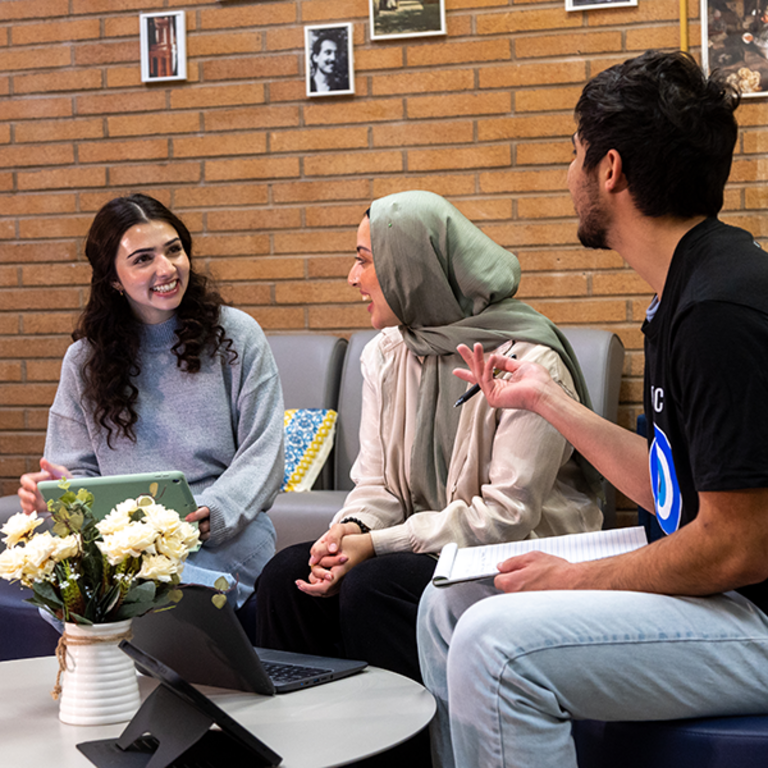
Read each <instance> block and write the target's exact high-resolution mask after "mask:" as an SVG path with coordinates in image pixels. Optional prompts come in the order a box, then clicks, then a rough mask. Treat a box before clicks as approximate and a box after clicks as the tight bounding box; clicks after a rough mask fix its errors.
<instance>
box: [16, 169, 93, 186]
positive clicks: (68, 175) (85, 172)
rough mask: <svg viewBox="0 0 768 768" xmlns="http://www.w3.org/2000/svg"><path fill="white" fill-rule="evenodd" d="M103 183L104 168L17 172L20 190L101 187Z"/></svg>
mask: <svg viewBox="0 0 768 768" xmlns="http://www.w3.org/2000/svg"><path fill="white" fill-rule="evenodd" d="M105 183H106V170H105V169H104V168H67V169H55V170H52V171H29V172H26V173H19V174H18V186H19V189H20V190H25V189H82V188H83V187H103V186H104V184H105Z"/></svg>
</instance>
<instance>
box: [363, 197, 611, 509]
mask: <svg viewBox="0 0 768 768" xmlns="http://www.w3.org/2000/svg"><path fill="white" fill-rule="evenodd" d="M370 219H371V246H372V250H373V259H374V268H375V270H376V276H377V278H378V281H379V285H380V286H381V289H382V292H383V293H384V297H385V298H386V300H387V303H388V304H389V306H390V308H391V309H392V311H393V312H394V314H395V315H396V316H397V317H398V318H399V319H400V321H401V323H402V325H401V326H400V328H399V330H400V333H401V334H402V337H403V340H404V342H405V344H406V346H407V347H408V349H409V350H410V351H411V352H412V353H413V354H414V355H417V356H418V357H419V358H422V360H423V367H422V373H421V383H420V385H419V395H418V406H417V415H416V437H415V440H414V444H413V450H412V453H411V472H410V476H411V497H412V502H413V508H414V510H415V511H420V510H440V509H443V508H444V507H445V506H446V493H445V486H446V482H447V477H448V467H449V465H450V461H451V456H452V454H453V444H454V440H455V437H456V431H457V428H458V423H459V416H460V412H459V409H458V408H454V403H455V402H456V400H457V399H458V397H459V396H460V395H461V394H462V393H463V392H464V390H465V389H466V384H465V383H464V382H463V381H462V380H461V379H459V378H458V377H456V376H454V375H453V373H452V372H453V369H454V368H457V367H460V366H462V365H463V364H464V363H463V360H462V359H461V356H460V355H459V354H458V353H457V352H456V347H457V346H458V345H459V344H466V345H467V346H468V347H470V348H472V346H473V345H474V344H476V343H480V344H482V345H483V349H484V350H485V351H486V352H488V351H491V350H493V349H496V348H497V347H499V346H500V345H501V344H503V343H504V342H506V341H509V340H510V339H513V340H515V341H527V342H531V343H533V344H543V345H546V346H548V347H551V348H552V349H553V350H555V352H557V353H558V354H559V355H560V357H561V358H562V359H563V361H564V362H565V364H566V366H567V367H568V370H569V371H570V373H571V375H572V376H573V380H574V383H575V386H576V391H577V393H578V395H579V397H580V399H581V402H582V403H585V404H586V405H590V400H589V393H588V391H587V386H586V383H585V381H584V376H583V374H582V372H581V368H580V367H579V364H578V362H577V360H576V356H575V355H574V353H573V350H572V349H571V346H570V344H569V343H568V341H567V339H566V338H565V336H564V335H563V334H562V332H561V331H560V330H559V329H558V328H557V327H556V326H555V325H554V324H553V323H552V322H551V321H550V320H548V319H547V318H546V317H544V316H543V315H541V314H539V313H538V312H536V311H535V310H534V309H532V308H531V307H529V306H528V305H527V304H525V303H524V302H522V301H520V300H518V299H515V298H513V297H514V295H515V293H516V292H517V289H518V286H519V284H520V264H519V262H518V260H517V258H516V257H515V255H514V254H512V253H511V252H509V251H508V250H506V249H505V248H502V247H501V246H500V245H498V244H497V243H495V242H494V241H493V240H491V239H490V238H489V237H488V236H487V235H485V234H484V233H483V232H482V231H481V230H480V229H478V228H477V227H476V226H475V225H474V224H472V222H471V221H469V219H467V218H466V217H465V216H464V215H463V214H461V213H460V212H459V211H458V210H457V209H456V208H455V207H454V206H453V205H451V203H449V202H448V201H447V200H445V199H444V198H442V197H440V196H439V195H436V194H434V193H432V192H424V191H411V192H399V193H396V194H394V195H389V196H388V197H383V198H381V199H379V200H375V201H374V202H373V203H372V205H371V208H370ZM589 470H591V476H590V473H589V472H587V479H588V480H589V481H590V485H592V486H593V487H594V486H595V485H597V474H596V472H595V471H594V470H593V469H592V468H591V467H589Z"/></svg>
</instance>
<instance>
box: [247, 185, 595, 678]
mask: <svg viewBox="0 0 768 768" xmlns="http://www.w3.org/2000/svg"><path fill="white" fill-rule="evenodd" d="M348 280H349V283H350V285H352V286H353V287H356V288H358V289H359V290H360V292H361V294H362V297H363V300H364V301H366V302H369V305H368V311H369V312H370V314H371V323H372V325H373V327H374V328H378V329H380V330H381V333H380V334H378V335H377V336H376V337H375V338H374V339H373V340H372V341H371V342H370V343H369V344H368V345H367V346H366V348H365V350H364V352H363V355H362V360H361V364H362V370H363V376H364V390H363V407H362V417H361V425H360V452H359V455H358V457H357V460H356V461H355V464H354V466H353V468H352V473H351V474H352V479H353V480H354V481H355V488H354V490H352V491H351V492H350V493H349V495H348V496H347V498H346V501H345V503H344V507H343V509H341V510H340V511H339V512H338V513H337V514H336V516H335V517H334V519H333V522H332V524H331V526H330V528H329V530H328V531H327V533H325V534H324V535H323V536H322V537H321V538H320V539H318V541H316V542H314V543H307V544H298V545H295V546H293V547H289V548H287V549H285V550H283V551H281V552H279V553H278V554H277V555H276V556H275V557H274V558H273V559H272V560H271V561H270V562H269V563H268V564H267V566H266V567H265V569H264V571H263V572H262V575H261V577H260V579H259V582H258V585H257V586H258V592H257V599H256V611H257V619H256V644H257V645H260V646H265V647H271V648H278V649H283V650H291V651H303V652H305V653H314V654H317V655H321V656H323V655H324V656H342V657H347V658H353V659H363V660H365V661H368V662H369V663H370V664H373V665H375V666H378V667H383V668H385V669H389V670H392V671H394V672H399V673H401V674H404V675H406V676H408V677H410V678H412V679H415V680H418V681H420V680H421V676H420V672H419V664H418V654H417V648H416V616H417V608H418V602H419V598H420V596H421V593H422V591H423V590H424V588H425V587H426V585H427V584H428V583H429V580H430V578H431V577H432V574H433V571H434V567H435V562H436V560H435V555H436V554H437V553H439V552H440V550H441V548H442V547H443V546H444V545H445V544H447V543H449V542H456V543H457V544H458V545H459V546H460V547H462V546H472V545H477V544H488V543H494V542H499V541H511V540H519V539H526V538H539V537H543V536H555V535H560V534H566V533H574V532H577V531H588V530H596V529H598V528H600V525H601V514H600V511H599V509H598V507H597V505H596V503H595V498H594V494H593V493H592V491H591V487H592V486H591V484H590V481H588V480H587V477H586V476H585V474H584V472H583V471H582V469H581V467H580V465H579V464H578V463H577V461H576V458H575V457H574V455H573V450H572V448H571V446H570V444H568V443H567V442H566V441H565V440H564V439H563V438H562V436H560V435H559V433H558V432H557V431H556V430H554V429H553V428H552V427H551V426H550V425H548V424H547V422H545V421H544V419H542V418H540V417H538V416H536V415H535V414H532V413H530V412H528V411H507V410H498V411H497V410H495V409H493V408H491V407H489V405H488V403H487V402H486V400H485V398H483V397H474V398H472V399H470V400H468V401H467V402H466V403H465V404H464V405H462V406H461V407H458V408H457V407H454V403H455V402H456V400H457V399H458V398H459V397H460V396H461V395H462V394H463V392H464V391H465V389H466V384H465V383H464V382H462V381H461V380H460V379H459V378H458V377H456V376H454V375H453V374H452V372H453V369H454V368H456V367H458V366H461V365H463V363H462V360H461V358H460V357H459V355H458V354H457V352H456V347H457V346H458V345H459V344H466V345H467V346H469V347H470V348H472V347H473V345H474V344H475V343H477V342H479V343H481V344H482V345H483V348H484V349H485V351H486V353H487V354H490V353H491V352H492V351H494V350H497V351H499V352H500V353H501V354H506V355H515V356H516V357H517V359H520V360H532V361H535V362H537V363H540V364H542V365H544V366H545V367H546V368H547V370H548V371H549V372H550V373H551V375H552V376H553V377H554V378H555V380H556V381H558V382H559V383H560V385H561V386H562V387H563V388H564V389H565V391H566V392H567V393H568V394H569V395H570V396H571V397H573V398H576V399H579V400H581V401H586V400H587V397H588V396H587V392H586V385H585V383H584V379H583V376H582V374H581V371H580V370H579V367H578V364H577V362H576V360H575V358H574V356H573V353H572V351H571V349H570V346H569V345H568V343H567V341H565V339H564V337H563V336H562V335H561V334H560V332H559V331H558V329H557V328H556V327H555V326H554V325H553V324H552V323H551V322H550V321H549V320H547V319H546V318H545V317H543V316H542V315H540V314H539V313H537V312H536V311H534V310H533V309H531V307H529V306H528V305H526V304H524V303H523V302H521V301H519V300H517V299H514V298H513V296H514V294H515V292H516V291H517V288H518V284H519V280H520V265H519V264H518V261H517V259H516V257H515V256H514V255H513V254H512V253H510V252H509V251H507V250H505V249H504V248H502V247H501V246H499V245H497V244H496V243H494V242H493V241H492V240H491V239H490V238H488V237H487V236H486V235H485V234H483V233H482V232H481V231H480V230H479V229H478V228H477V227H476V226H474V225H473V224H472V223H471V222H470V221H469V220H468V219H466V218H465V217H464V216H463V215H462V214H461V213H459V211H458V210H457V209H456V208H454V207H453V206H452V205H451V204H450V203H449V202H448V201H446V200H444V199H443V198H442V197H440V196H438V195H435V194H433V193H431V192H421V191H412V192H403V193H398V194H394V195H390V196H388V197H385V198H382V199H379V200H376V201H374V202H373V204H372V205H371V208H370V209H369V211H368V212H367V213H366V215H365V217H364V218H363V221H362V222H361V224H360V227H359V229H358V233H357V256H356V257H355V264H354V266H353V267H352V269H351V271H350V273H349V278H348ZM587 469H588V470H589V468H587ZM319 598H326V599H319Z"/></svg>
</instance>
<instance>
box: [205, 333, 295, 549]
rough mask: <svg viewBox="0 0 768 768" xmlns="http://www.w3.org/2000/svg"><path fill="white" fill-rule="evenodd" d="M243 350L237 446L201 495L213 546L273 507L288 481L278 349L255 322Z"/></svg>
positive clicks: (236, 389)
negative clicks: (208, 513) (208, 515)
mask: <svg viewBox="0 0 768 768" xmlns="http://www.w3.org/2000/svg"><path fill="white" fill-rule="evenodd" d="M238 353H239V355H240V358H239V360H238V361H237V365H240V366H242V372H241V376H240V377H239V379H234V380H233V392H232V406H231V407H232V419H233V428H234V430H235V432H236V435H237V450H236V452H235V455H234V457H233V458H232V461H231V463H230V464H229V466H228V467H227V468H226V469H225V470H224V472H222V474H221V475H219V477H218V478H217V479H216V480H215V482H214V483H213V484H212V485H210V486H208V487H207V488H206V489H205V490H204V491H203V492H202V493H200V494H199V495H198V496H197V502H198V504H199V505H200V506H206V507H208V508H209V509H210V510H211V537H210V541H209V544H208V546H212V547H215V546H217V545H219V544H222V543H224V542H225V541H227V540H229V539H231V538H233V537H234V536H236V535H237V534H238V533H239V532H240V531H241V530H242V529H243V528H244V527H245V526H246V525H248V523H249V522H251V521H252V520H254V519H255V518H256V516H257V515H258V514H259V512H262V511H266V510H267V509H269V508H270V507H271V506H272V502H273V501H274V500H275V496H276V495H277V492H278V490H279V488H280V483H281V482H282V479H283V467H284V446H283V434H284V426H283V393H282V389H281V387H280V379H279V375H278V372H277V366H276V364H275V361H274V358H273V357H272V352H271V350H270V348H269V345H268V344H267V340H266V337H265V336H264V333H263V331H262V330H261V328H259V327H258V326H257V325H256V324H255V323H254V324H253V326H252V327H251V328H250V330H249V334H248V338H247V340H246V342H245V344H242V343H241V344H239V345H238Z"/></svg>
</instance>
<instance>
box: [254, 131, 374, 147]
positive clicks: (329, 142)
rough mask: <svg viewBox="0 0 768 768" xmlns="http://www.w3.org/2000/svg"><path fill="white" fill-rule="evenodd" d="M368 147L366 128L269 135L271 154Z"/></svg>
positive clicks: (277, 132)
mask: <svg viewBox="0 0 768 768" xmlns="http://www.w3.org/2000/svg"><path fill="white" fill-rule="evenodd" d="M367 146H368V128H366V127H362V126H361V127H359V128H313V129H303V130H300V131H274V132H272V133H270V134H269V148H270V151H271V152H311V151H317V150H327V149H357V148H361V147H367Z"/></svg>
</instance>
